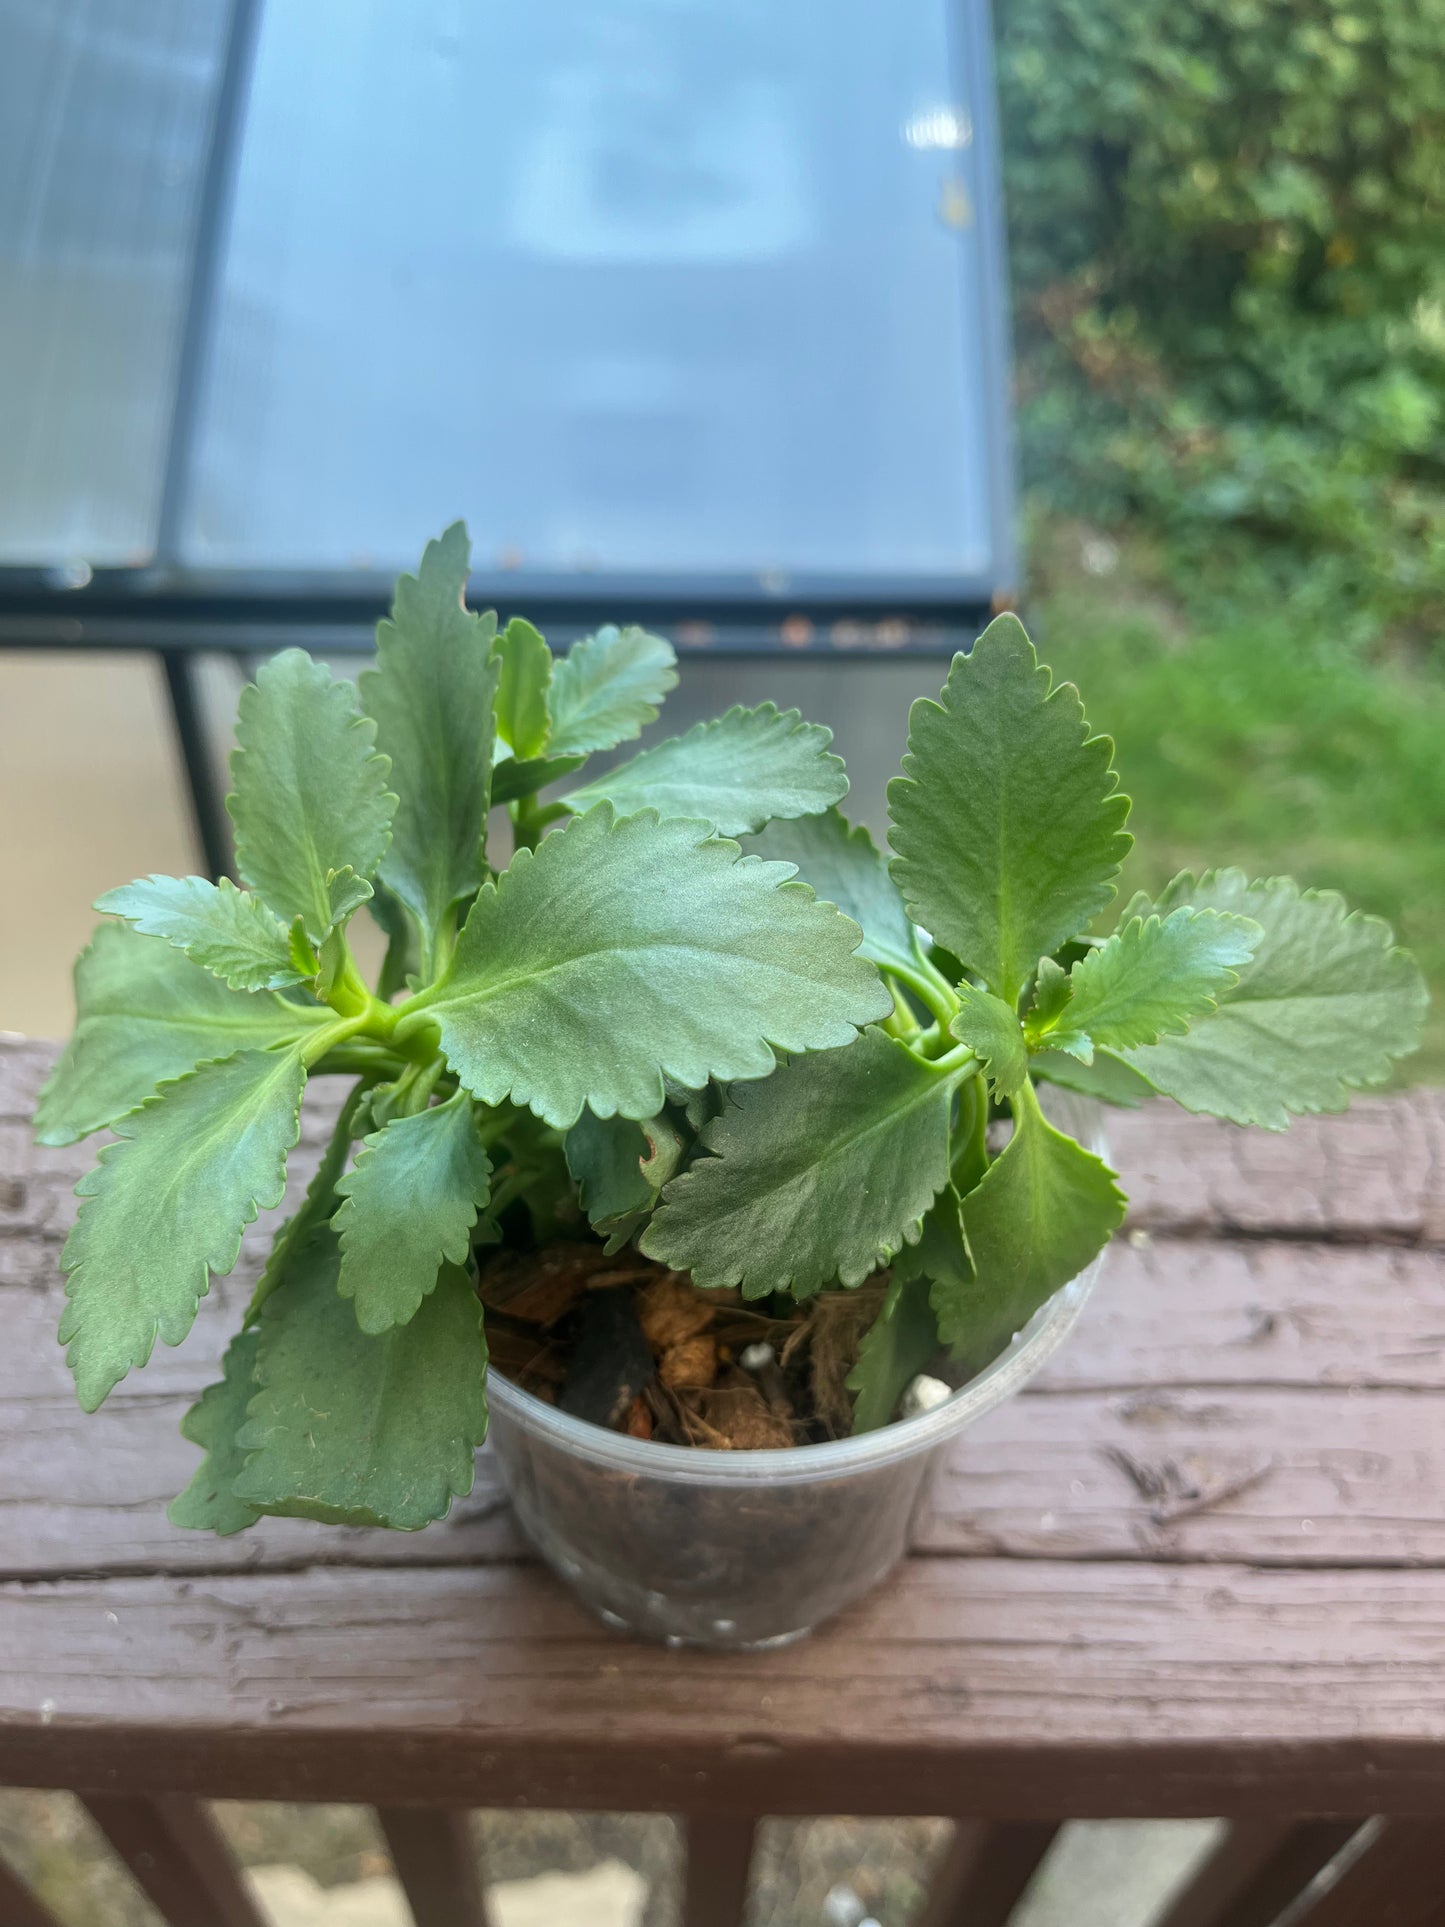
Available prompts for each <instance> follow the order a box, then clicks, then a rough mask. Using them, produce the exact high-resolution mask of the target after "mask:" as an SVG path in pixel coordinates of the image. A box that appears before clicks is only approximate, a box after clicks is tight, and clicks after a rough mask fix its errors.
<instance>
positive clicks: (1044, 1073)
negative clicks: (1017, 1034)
mask: <svg viewBox="0 0 1445 1927" xmlns="http://www.w3.org/2000/svg"><path fill="white" fill-rule="evenodd" d="M1029 1070H1030V1071H1031V1072H1032V1074H1033V1075H1034V1076H1035V1077H1042V1078H1045V1079H1046V1080H1047V1081H1048V1082H1049V1083H1050V1084H1057V1085H1059V1086H1060V1087H1061V1088H1062V1089H1063V1090H1067V1091H1078V1092H1079V1093H1080V1094H1081V1095H1082V1096H1084V1097H1092V1098H1096V1099H1097V1100H1098V1101H1099V1103H1101V1104H1113V1105H1116V1106H1117V1107H1118V1108H1119V1109H1120V1110H1125V1111H1137V1110H1138V1109H1139V1106H1140V1105H1141V1104H1144V1103H1147V1102H1148V1100H1149V1099H1150V1098H1151V1097H1156V1096H1157V1095H1158V1093H1157V1092H1156V1090H1155V1089H1154V1086H1153V1085H1152V1084H1151V1083H1150V1082H1149V1080H1148V1079H1147V1078H1146V1077H1141V1076H1140V1075H1139V1073H1138V1071H1136V1070H1132V1069H1131V1068H1130V1067H1129V1065H1128V1064H1126V1063H1124V1062H1123V1060H1122V1059H1121V1058H1118V1057H1116V1056H1115V1055H1114V1053H1113V1052H1112V1051H1109V1050H1097V1051H1093V1052H1092V1054H1091V1056H1090V1060H1089V1062H1088V1063H1087V1064H1085V1063H1083V1062H1081V1061H1080V1060H1079V1059H1078V1058H1076V1057H1075V1056H1073V1055H1072V1054H1070V1053H1065V1052H1064V1051H1057V1050H1041V1051H1040V1052H1039V1053H1038V1055H1037V1056H1036V1057H1034V1058H1031V1059H1030V1061H1029Z"/></svg>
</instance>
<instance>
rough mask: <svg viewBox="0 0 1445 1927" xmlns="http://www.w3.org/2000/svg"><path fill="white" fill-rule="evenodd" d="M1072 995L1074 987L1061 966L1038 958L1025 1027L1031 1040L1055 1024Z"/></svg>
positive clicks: (1052, 960)
mask: <svg viewBox="0 0 1445 1927" xmlns="http://www.w3.org/2000/svg"><path fill="white" fill-rule="evenodd" d="M1073 994H1074V986H1073V984H1072V982H1071V981H1070V978H1069V973H1068V971H1067V970H1065V969H1064V967H1063V965H1062V964H1059V963H1056V962H1055V961H1054V959H1053V958H1052V957H1040V958H1039V969H1038V975H1037V977H1036V978H1035V979H1034V1001H1033V1006H1032V1008H1031V1009H1030V1011H1029V1014H1028V1020H1027V1023H1026V1025H1025V1029H1026V1030H1027V1031H1028V1032H1029V1035H1030V1038H1031V1039H1032V1038H1033V1037H1035V1036H1037V1035H1041V1034H1042V1032H1043V1031H1044V1030H1046V1029H1048V1028H1049V1027H1050V1026H1052V1025H1054V1024H1057V1022H1058V1020H1059V1019H1060V1017H1062V1016H1063V1014H1064V1010H1065V1008H1066V1007H1067V1005H1068V1001H1069V999H1070V998H1071V997H1072V996H1073Z"/></svg>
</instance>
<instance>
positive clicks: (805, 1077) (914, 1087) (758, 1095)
mask: <svg viewBox="0 0 1445 1927" xmlns="http://www.w3.org/2000/svg"><path fill="white" fill-rule="evenodd" d="M955 1083H956V1079H952V1078H950V1077H949V1076H948V1075H947V1074H945V1073H941V1072H939V1071H938V1070H937V1069H935V1067H934V1066H933V1065H932V1064H929V1063H927V1062H925V1061H924V1059H922V1058H919V1057H915V1056H914V1055H913V1053H912V1052H911V1051H910V1050H908V1049H907V1048H906V1047H905V1046H904V1045H903V1044H900V1043H899V1042H897V1040H896V1039H894V1038H892V1037H889V1036H887V1035H886V1034H885V1033H884V1032H883V1031H881V1030H866V1031H864V1033H863V1034H862V1036H861V1037H860V1038H859V1039H858V1041H857V1042H856V1043H855V1044H852V1045H850V1046H849V1047H848V1048H847V1049H845V1050H834V1051H822V1052H817V1053H815V1054H812V1055H809V1056H807V1057H798V1058H795V1059H793V1060H792V1061H791V1062H790V1063H788V1064H785V1065H783V1066H781V1067H780V1068H779V1069H778V1070H776V1071H775V1072H774V1073H773V1075H772V1076H771V1077H769V1078H767V1079H765V1080H764V1081H763V1082H761V1083H757V1084H743V1085H739V1086H738V1088H737V1089H736V1090H734V1092H733V1094H732V1103H731V1104H730V1105H729V1107H728V1108H727V1109H726V1110H725V1111H724V1112H723V1114H722V1116H721V1117H718V1118H716V1119H714V1121H713V1122H712V1123H711V1124H709V1125H708V1126H707V1128H706V1129H705V1130H704V1132H703V1134H702V1144H703V1146H704V1148H705V1149H706V1150H708V1151H711V1152H713V1153H715V1155H714V1156H712V1157H704V1158H699V1159H697V1160H696V1161H695V1162H694V1163H693V1164H692V1165H690V1166H689V1167H688V1169H687V1170H686V1171H685V1172H683V1173H682V1175H681V1176H680V1177H677V1178H674V1179H673V1181H672V1183H671V1184H669V1185H668V1187H667V1189H666V1191H664V1193H663V1197H662V1203H661V1205H660V1206H659V1207H658V1209H657V1211H656V1212H655V1213H654V1214H653V1218H652V1222H651V1224H649V1225H648V1227H647V1229H646V1231H645V1232H644V1233H643V1234H642V1237H641V1239H640V1240H639V1243H640V1245H641V1248H642V1250H643V1251H645V1252H646V1253H647V1254H648V1256H649V1257H653V1258H660V1259H661V1260H662V1262H663V1263H664V1264H667V1265H671V1266H672V1267H673V1269H674V1270H676V1271H689V1272H691V1273H692V1276H693V1279H694V1281H695V1282H696V1283H697V1284H699V1285H701V1286H703V1287H704V1288H705V1289H713V1288H715V1287H716V1288H725V1287H730V1286H735V1285H740V1286H741V1287H742V1290H743V1293H744V1295H745V1296H746V1297H749V1298H761V1297H763V1296H764V1295H765V1294H766V1293H768V1292H770V1291H790V1292H792V1293H793V1295H794V1296H795V1297H800V1298H801V1297H804V1296H806V1295H807V1294H808V1293H810V1292H814V1291H818V1290H819V1289H821V1287H822V1286H824V1285H827V1284H830V1283H831V1282H832V1281H833V1280H834V1279H837V1280H838V1281H839V1282H840V1283H842V1284H844V1285H858V1284H861V1283H862V1282H863V1280H864V1279H865V1278H867V1277H868V1276H869V1275H870V1274H871V1273H872V1272H874V1271H876V1270H877V1269H878V1267H879V1266H880V1265H884V1264H887V1262H888V1260H889V1259H890V1258H891V1257H892V1256H893V1255H894V1253H895V1252H897V1251H900V1250H902V1248H903V1246H904V1245H905V1244H906V1243H907V1242H908V1241H909V1240H910V1239H913V1238H916V1237H917V1236H918V1231H919V1225H920V1223H921V1221H922V1219H923V1215H924V1213H925V1212H926V1211H927V1210H928V1208H929V1206H930V1205H931V1204H932V1203H933V1200H934V1198H935V1197H936V1196H937V1195H938V1193H939V1191H940V1190H941V1189H942V1188H943V1186H944V1185H945V1184H946V1183H947V1182H948V1122H949V1110H950V1108H951V1099H952V1093H953V1089H954V1084H955Z"/></svg>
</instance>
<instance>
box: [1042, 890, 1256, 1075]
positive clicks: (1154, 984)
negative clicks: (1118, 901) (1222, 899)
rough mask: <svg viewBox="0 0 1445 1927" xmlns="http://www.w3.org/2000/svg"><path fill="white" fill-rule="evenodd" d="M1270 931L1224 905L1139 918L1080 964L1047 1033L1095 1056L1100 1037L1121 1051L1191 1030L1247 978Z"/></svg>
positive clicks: (1056, 1043)
mask: <svg viewBox="0 0 1445 1927" xmlns="http://www.w3.org/2000/svg"><path fill="white" fill-rule="evenodd" d="M1262 934H1263V932H1262V931H1261V929H1260V927H1259V925H1258V924H1257V923H1255V922H1253V921H1252V920H1251V919H1250V918H1248V917H1239V916H1232V915H1222V914H1221V913H1220V912H1218V911H1216V910H1191V909H1188V908H1184V907H1181V908H1180V909H1178V910H1171V911H1170V913H1169V915H1168V916H1167V917H1158V916H1148V917H1131V918H1129V919H1128V920H1127V921H1126V922H1125V923H1123V924H1121V926H1120V927H1119V929H1117V930H1116V931H1115V932H1114V934H1113V936H1112V937H1110V938H1109V940H1108V942H1107V943H1103V944H1100V945H1099V946H1098V948H1097V949H1094V950H1090V951H1089V952H1088V954H1087V955H1086V956H1083V957H1081V958H1080V959H1079V961H1078V962H1077V963H1076V964H1075V965H1074V967H1073V969H1072V970H1071V971H1070V972H1069V987H1070V992H1071V994H1070V998H1069V1001H1068V1004H1067V1007H1066V1008H1065V1009H1064V1010H1063V1012H1062V1013H1061V1014H1060V1016H1059V1017H1058V1019H1057V1020H1056V1021H1055V1023H1054V1025H1053V1027H1052V1028H1051V1027H1050V1026H1049V1024H1048V1022H1047V1020H1046V1021H1045V1022H1044V1024H1043V1026H1042V1028H1041V1029H1040V1030H1039V1031H1038V1033H1037V1034H1038V1036H1039V1039H1040V1041H1041V1042H1042V1043H1045V1044H1048V1045H1052V1046H1053V1048H1054V1049H1056V1050H1064V1051H1068V1050H1073V1051H1074V1054H1076V1055H1078V1056H1080V1057H1081V1058H1082V1060H1083V1061H1084V1062H1085V1063H1087V1062H1088V1061H1089V1059H1090V1056H1091V1055H1092V1049H1091V1047H1092V1046H1093V1045H1096V1044H1107V1045H1109V1046H1110V1047H1112V1048H1113V1049H1116V1050H1121V1049H1127V1048H1129V1047H1130V1046H1135V1045H1140V1044H1153V1043H1156V1042H1157V1041H1158V1039H1159V1038H1161V1037H1175V1036H1183V1035H1184V1033H1185V1032H1186V1031H1187V1030H1188V1029H1189V1028H1190V1026H1191V1024H1192V1023H1194V1022H1195V1021H1196V1020H1197V1019H1198V1018H1201V1017H1207V1016H1208V1015H1209V1013H1210V1012H1211V1011H1212V1010H1213V1009H1214V1008H1215V1006H1216V1004H1217V1002H1218V1000H1219V998H1220V997H1221V996H1222V995H1223V994H1224V993H1225V992H1226V991H1228V990H1231V989H1233V988H1234V986H1235V985H1236V984H1237V983H1238V982H1239V976H1238V972H1239V971H1240V970H1241V969H1242V968H1243V966H1244V965H1245V964H1247V963H1248V962H1249V960H1250V958H1251V957H1252V956H1253V955H1254V951H1255V947H1256V945H1257V944H1258V943H1259V940H1260V937H1261V936H1262ZM1080 1045H1082V1046H1084V1048H1083V1049H1079V1048H1078V1047H1079V1046H1080Z"/></svg>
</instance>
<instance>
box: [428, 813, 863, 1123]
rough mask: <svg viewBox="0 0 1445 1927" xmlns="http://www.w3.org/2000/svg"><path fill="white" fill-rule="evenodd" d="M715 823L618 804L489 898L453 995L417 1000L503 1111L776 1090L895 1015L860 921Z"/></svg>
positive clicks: (559, 1112)
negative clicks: (764, 1087) (729, 1086)
mask: <svg viewBox="0 0 1445 1927" xmlns="http://www.w3.org/2000/svg"><path fill="white" fill-rule="evenodd" d="M787 877H788V871H787V870H786V868H785V867H784V866H783V865H782V864H777V863H764V862H762V861H761V860H760V859H759V858H757V857H744V856H742V854H741V852H740V851H739V849H738V846H737V845H736V844H735V843H728V842H722V841H719V840H718V839H716V838H714V837H712V836H711V835H710V834H709V831H708V826H707V825H706V824H704V823H696V822H693V823H686V822H668V823H661V822H659V821H658V819H657V817H656V816H655V815H654V814H653V812H651V811H644V812H643V813H642V814H640V815H637V816H630V817H622V818H620V819H618V818H614V816H613V813H612V810H611V809H610V807H609V806H608V805H607V804H605V803H604V804H600V805H599V806H598V807H597V808H596V809H594V810H591V811H589V812H588V814H587V815H586V816H583V817H579V818H577V819H575V820H574V821H573V822H571V823H570V824H568V826H567V827H566V828H565V829H564V830H559V831H557V832H555V833H554V834H553V835H551V836H549V837H547V838H545V839H544V840H543V842H542V843H541V844H539V846H538V847H537V849H536V850H535V851H532V850H520V851H518V853H517V855H516V856H515V857H514V858H513V860H512V864H511V867H510V868H509V869H508V870H507V871H506V872H505V874H504V875H503V876H502V877H500V878H499V879H498V881H497V882H496V883H494V884H493V883H488V884H485V885H484V886H483V888H482V891H481V894H480V895H479V896H478V898H477V900H476V903H475V904H474V905H473V907H472V911H471V915H470V916H469V917H468V918H467V922H466V926H465V928H464V929H463V931H462V934H461V937H460V939H459V941H458V944H457V948H456V954H455V955H454V957H453V958H452V961H451V964H450V966H449V967H448V969H447V972H446V975H445V977H444V978H443V979H442V981H441V982H440V983H439V984H437V985H435V986H433V987H432V988H431V989H429V990H425V991H423V992H422V993H421V995H420V996H419V998H418V999H417V1000H416V1009H417V1010H418V1012H419V1013H420V1015H419V1017H416V1018H410V1019H408V1020H406V1021H408V1022H410V1023H414V1024H415V1023H419V1022H420V1021H421V1020H422V1018H427V1019H433V1020H435V1022H436V1023H437V1024H438V1025H439V1027H440V1030H441V1039H442V1047H443V1049H444V1050H445V1052H446V1056H447V1061H448V1062H449V1063H450V1064H451V1066H452V1068H453V1069H454V1070H455V1071H456V1073H457V1075H458V1077H459V1078H460V1079H461V1081H462V1082H463V1083H464V1084H465V1085H466V1086H467V1088H468V1089H469V1090H470V1091H472V1092H473V1093H474V1095H475V1096H477V1097H479V1098H481V1099H482V1100H483V1102H484V1103H487V1104H500V1103H501V1102H502V1100H503V1099H504V1098H507V1097H510V1098H511V1099H512V1100H513V1101H514V1102H515V1103H517V1104H524V1105H528V1106H530V1108H531V1109H532V1110H534V1111H535V1112H536V1113H537V1115H538V1116H539V1117H542V1118H545V1119H546V1121H547V1122H548V1123H549V1124H555V1125H559V1126H562V1127H563V1128H567V1127H570V1126H571V1125H573V1124H575V1123H576V1121H577V1118H578V1116H579V1115H580V1113H581V1110H582V1107H583V1105H584V1104H586V1105H590V1106H591V1108H592V1110H594V1111H595V1112H596V1113H597V1115H598V1116H599V1117H611V1116H612V1115H614V1113H617V1112H620V1113H621V1114H622V1115H623V1116H624V1117H637V1118H643V1117H653V1116H655V1115H656V1114H657V1112H658V1111H660V1110H661V1109H662V1104H663V1096H664V1090H663V1078H664V1076H670V1077H673V1078H675V1079H676V1080H677V1081H678V1082H679V1083H682V1084H685V1085H687V1086H688V1087H689V1088H690V1089H698V1088H700V1087H701V1086H702V1085H703V1084H705V1083H706V1082H707V1080H708V1078H709V1077H720V1078H731V1077H762V1076H764V1075H766V1073H767V1072H768V1071H770V1070H771V1069H772V1067H773V1063H774V1061H775V1058H774V1050H775V1048H776V1050H781V1051H800V1050H827V1049H829V1048H831V1047H833V1046H836V1045H839V1044H844V1043H847V1042H849V1041H850V1039H851V1038H852V1035H853V1032H854V1030H855V1028H856V1027H857V1026H858V1025H860V1024H866V1023H868V1022H869V1021H870V1020H872V1019H875V1018H878V1017H881V1016H884V1015H886V1013H887V1010H888V1009H890V1008H891V999H890V998H889V996H888V993H887V991H886V989H885V988H884V985H883V983H882V980H881V979H880V978H879V977H878V975H877V973H876V972H875V971H874V969H873V967H872V965H871V964H869V963H867V962H865V961H864V960H863V959H862V958H861V957H858V956H855V955H854V954H853V953H854V948H855V946H856V944H857V942H858V928H857V925H856V924H852V923H850V922H848V920H847V919H846V918H845V917H841V916H839V914H838V912H837V911H836V910H834V909H833V908H832V907H831V905H828V904H822V903H819V902H818V901H817V900H816V899H815V898H814V896H813V893H812V891H811V890H808V889H806V888H804V886H803V885H801V884H798V883H791V882H788V881H787Z"/></svg>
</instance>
